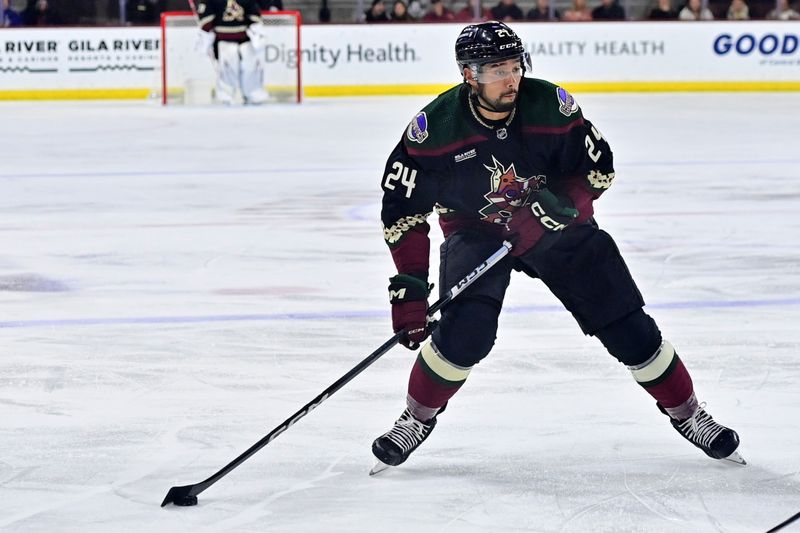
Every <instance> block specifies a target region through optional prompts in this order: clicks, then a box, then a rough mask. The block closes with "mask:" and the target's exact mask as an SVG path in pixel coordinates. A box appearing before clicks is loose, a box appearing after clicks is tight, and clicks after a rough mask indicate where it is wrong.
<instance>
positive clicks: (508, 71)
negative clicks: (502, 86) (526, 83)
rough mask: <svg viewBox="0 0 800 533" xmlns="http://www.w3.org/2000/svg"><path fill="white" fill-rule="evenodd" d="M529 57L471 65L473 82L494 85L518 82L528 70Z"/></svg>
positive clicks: (525, 55) (526, 55) (523, 56)
mask: <svg viewBox="0 0 800 533" xmlns="http://www.w3.org/2000/svg"><path fill="white" fill-rule="evenodd" d="M529 57H530V56H528V54H527V53H525V54H522V55H521V56H517V57H511V58H509V59H507V60H504V61H499V62H490V63H484V64H482V65H473V66H472V72H473V74H474V77H475V81H477V82H478V83H483V84H486V83H494V82H497V81H503V80H507V79H512V80H513V81H515V82H516V81H519V80H520V79H521V78H522V76H524V75H525V71H526V70H529V69H530V59H529Z"/></svg>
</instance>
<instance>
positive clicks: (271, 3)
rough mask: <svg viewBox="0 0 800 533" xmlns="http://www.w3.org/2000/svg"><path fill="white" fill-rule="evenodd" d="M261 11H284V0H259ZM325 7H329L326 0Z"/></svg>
mask: <svg viewBox="0 0 800 533" xmlns="http://www.w3.org/2000/svg"><path fill="white" fill-rule="evenodd" d="M258 6H259V7H260V8H261V11H283V0H258ZM325 7H326V8H327V7H328V4H327V2H325Z"/></svg>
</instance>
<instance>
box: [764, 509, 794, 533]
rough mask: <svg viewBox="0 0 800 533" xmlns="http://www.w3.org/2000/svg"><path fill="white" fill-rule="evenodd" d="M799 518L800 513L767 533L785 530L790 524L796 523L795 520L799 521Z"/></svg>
mask: <svg viewBox="0 0 800 533" xmlns="http://www.w3.org/2000/svg"><path fill="white" fill-rule="evenodd" d="M798 518H800V513H797V514H796V515H794V516H793V517H791V518H789V519H788V520H784V521H783V522H781V523H780V524H778V525H777V526H775V527H773V528H772V529H770V530H769V531H767V533H774V532H775V531H778V530H781V529H783V528H785V527H786V526H788V525H789V524H791V523H792V522H794V521H795V520H797V519H798Z"/></svg>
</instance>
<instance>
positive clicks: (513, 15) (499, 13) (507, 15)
mask: <svg viewBox="0 0 800 533" xmlns="http://www.w3.org/2000/svg"><path fill="white" fill-rule="evenodd" d="M492 18H493V19H494V20H500V21H503V22H508V21H509V20H525V14H524V13H523V12H522V10H521V9H520V8H519V6H518V5H517V3H516V2H515V0H500V3H499V4H497V5H496V6H494V7H493V8H492Z"/></svg>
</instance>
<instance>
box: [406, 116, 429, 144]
mask: <svg viewBox="0 0 800 533" xmlns="http://www.w3.org/2000/svg"><path fill="white" fill-rule="evenodd" d="M406 136H407V137H408V140H409V141H413V142H415V143H420V144H421V143H422V142H423V141H424V140H425V139H427V138H428V115H426V114H425V111H422V112H421V113H417V116H415V117H414V118H413V119H412V120H411V124H409V125H408V130H407V131H406Z"/></svg>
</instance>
